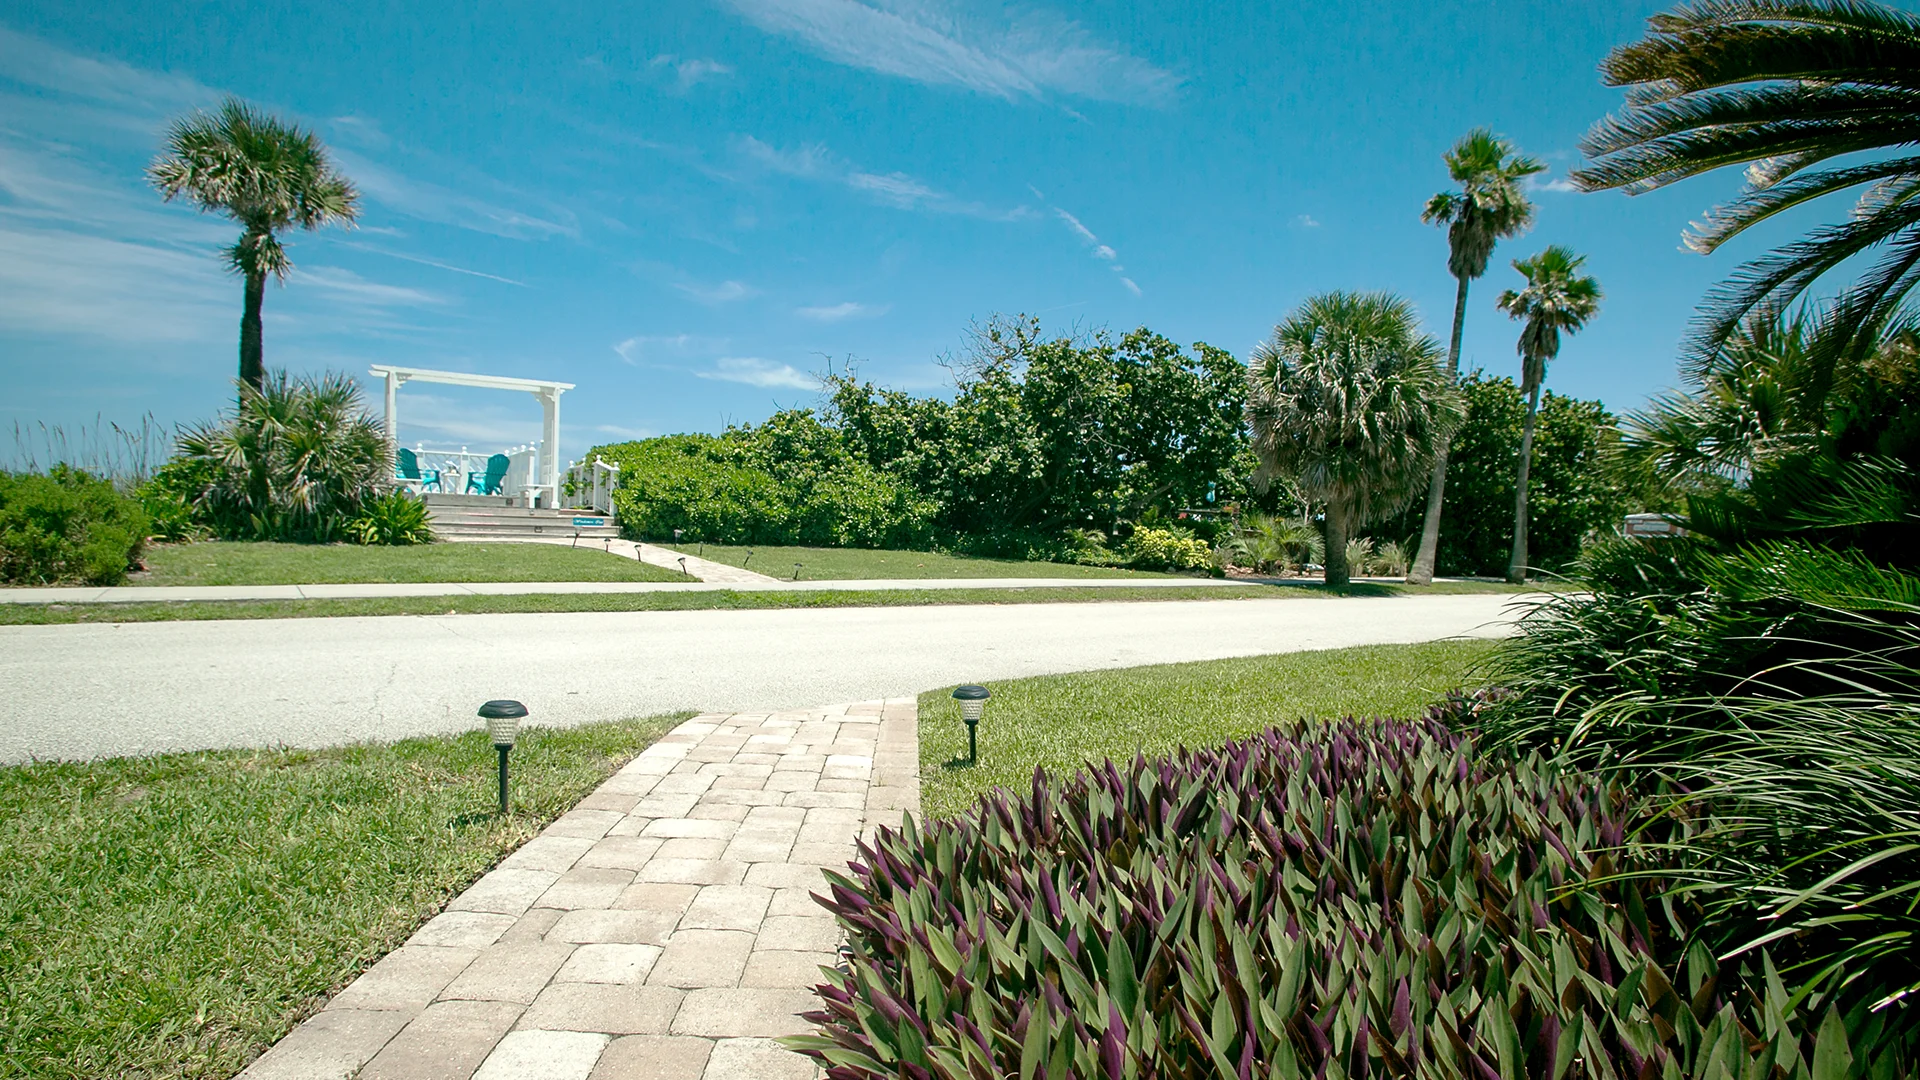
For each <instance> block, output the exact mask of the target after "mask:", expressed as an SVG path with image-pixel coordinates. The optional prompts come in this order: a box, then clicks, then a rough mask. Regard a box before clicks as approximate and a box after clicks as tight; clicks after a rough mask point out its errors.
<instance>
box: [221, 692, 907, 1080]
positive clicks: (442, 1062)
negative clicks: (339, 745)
mask: <svg viewBox="0 0 1920 1080" xmlns="http://www.w3.org/2000/svg"><path fill="white" fill-rule="evenodd" d="M918 767H919V743H918V733H917V724H916V721H915V711H914V699H913V698H899V699H893V700H886V701H871V702H865V703H862V704H858V705H851V706H847V705H842V706H837V707H832V708H825V709H809V710H805V711H803V712H795V713H776V714H772V715H766V714H751V715H745V714H740V715H718V714H709V715H705V716H699V717H695V718H694V719H693V720H690V721H688V722H686V723H684V724H682V725H680V726H679V727H678V728H675V729H674V731H673V733H672V734H670V735H668V736H666V737H665V738H663V739H661V740H660V741H659V742H658V743H656V744H654V745H653V746H651V747H649V748H648V749H647V750H646V751H645V752H644V753H642V754H641V755H640V756H639V757H637V758H635V759H634V760H633V761H632V762H631V763H630V764H628V765H627V766H626V767H625V768H623V769H621V770H620V772H619V773H617V774H616V775H615V776H614V777H613V779H611V780H609V781H607V782H606V783H605V784H603V785H601V787H600V789H599V790H598V791H595V792H594V793H593V794H592V795H590V796H588V797H587V798H586V799H585V800H583V801H582V802H581V803H580V804H579V806H578V807H576V808H575V809H574V810H572V811H571V812H569V813H568V814H567V815H566V816H564V817H562V818H560V819H559V820H558V821H556V822H554V823H553V824H552V825H551V826H549V827H548V828H547V829H546V831H545V832H543V833H542V834H541V835H540V836H538V837H536V838H535V839H533V840H530V841H528V842H527V844H526V845H525V846H523V847H522V848H520V850H518V851H516V852H514V853H513V854H512V855H510V856H508V857H507V859H506V860H505V861H503V862H502V863H501V864H500V866H499V868H498V869H496V870H494V871H493V872H492V873H489V874H487V875H486V876H485V877H483V878H481V879H480V880H479V881H478V882H475V883H474V885H473V887H472V888H469V889H468V890H467V891H466V892H464V893H462V894H461V895H460V896H459V897H458V898H457V899H455V900H454V901H453V902H452V903H451V904H449V905H448V907H447V910H446V911H445V912H444V913H442V914H441V915H439V916H437V917H435V918H434V919H433V920H432V921H430V922H428V923H427V924H426V925H425V926H423V927H421V928H420V930H419V931H418V932H417V933H415V934H414V936H413V937H412V938H411V939H409V940H408V941H407V943H406V944H405V945H403V946H401V947H400V948H399V949H397V950H395V951H394V952H393V953H391V954H389V955H388V956H387V957H385V958H384V959H382V960H381V961H380V962H379V963H377V964H375V965H374V966H373V967H372V968H371V969H369V970H368V971H367V972H366V973H365V974H364V975H362V976H360V978H358V979H357V980H355V981H354V982H353V983H352V984H351V985H349V986H348V987H347V988H346V989H344V990H342V991H341V992H340V993H339V994H336V995H335V996H334V998H333V1000H331V1001H330V1002H328V1003H327V1006H326V1007H325V1008H324V1009H322V1010H321V1011H320V1012H319V1013H317V1014H316V1015H314V1016H313V1017H312V1018H311V1019H309V1020H308V1021H307V1022H306V1023H304V1024H302V1025H301V1026H300V1027H298V1028H296V1029H295V1030H294V1031H293V1032H292V1033H291V1034H289V1035H288V1036H287V1037H286V1038H284V1039H282V1040H281V1041H280V1042H279V1043H278V1044H277V1045H275V1046H274V1047H273V1048H272V1049H271V1050H269V1051H267V1053H266V1054H264V1055H262V1056H261V1057H260V1058H259V1059H258V1060H257V1061H255V1062H254V1063H253V1064H252V1065H251V1066H249V1067H248V1068H247V1069H246V1071H244V1072H242V1073H241V1074H240V1077H241V1080H346V1078H348V1077H357V1078H359V1080H641V1078H645V1080H787V1078H792V1080H805V1078H811V1077H815V1076H818V1075H819V1070H818V1069H816V1068H815V1067H814V1065H813V1063H812V1062H810V1061H808V1060H807V1059H806V1058H803V1057H800V1056H799V1055H797V1054H793V1053H791V1052H789V1051H787V1050H785V1049H783V1048H782V1047H781V1046H780V1045H779V1044H777V1043H775V1042H774V1041H773V1038H774V1037H776V1036H780V1035H788V1034H797V1033H801V1032H804V1031H806V1030H808V1029H809V1025H808V1024H807V1023H806V1022H805V1021H803V1020H801V1019H800V1018H799V1014H800V1013H803V1012H807V1011H810V1010H812V1009H813V1008H815V1007H816V999H815V998H814V996H813V994H812V992H811V988H812V987H813V986H814V984H816V983H818V982H820V981H821V974H820V970H819V969H820V967H821V966H822V965H828V966H831V965H833V964H834V963H836V962H837V958H836V956H835V949H836V948H837V947H838V943H839V941H840V930H839V927H838V924H836V923H835V922H834V921H833V919H832V918H831V917H830V916H829V915H828V914H827V912H826V911H825V910H824V909H822V908H821V907H820V906H819V905H818V904H816V903H815V902H814V901H813V899H812V896H811V895H810V894H811V893H813V892H815V891H819V892H824V891H825V887H824V879H823V878H822V877H821V874H820V871H821V869H822V868H823V867H830V868H835V869H842V870H843V869H844V868H845V866H846V864H847V862H848V861H849V860H850V859H851V858H852V857H853V855H854V846H853V845H854V839H855V837H856V836H857V835H860V834H862V833H863V832H866V831H869V830H871V829H872V828H873V827H874V826H876V825H880V824H887V825H897V824H899V821H900V814H901V812H902V811H903V810H912V811H915V812H917V811H918V809H919V803H920V788H919V776H918Z"/></svg>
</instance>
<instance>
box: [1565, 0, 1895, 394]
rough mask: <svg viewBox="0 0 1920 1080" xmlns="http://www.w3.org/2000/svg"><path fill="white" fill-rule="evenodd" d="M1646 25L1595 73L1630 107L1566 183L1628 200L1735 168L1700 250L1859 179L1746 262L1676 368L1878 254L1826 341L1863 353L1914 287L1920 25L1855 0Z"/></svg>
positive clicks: (1599, 133)
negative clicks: (1800, 227) (1728, 194)
mask: <svg viewBox="0 0 1920 1080" xmlns="http://www.w3.org/2000/svg"><path fill="white" fill-rule="evenodd" d="M1649 24H1650V27H1651V33H1650V34H1649V35H1648V36H1647V38H1646V39H1645V40H1643V41H1639V42H1636V43H1634V44H1632V45H1626V46H1623V47H1621V48H1618V49H1615V50H1614V51H1613V53H1612V54H1611V55H1609V56H1608V57H1607V59H1606V61H1605V62H1604V63H1603V64H1602V65H1601V67H1600V71H1601V74H1602V76H1603V77H1604V78H1605V80H1606V81H1607V82H1608V83H1609V84H1610V85H1613V86H1624V87H1627V88H1628V94H1627V108H1626V110H1625V111H1624V112H1623V113H1621V114H1620V115H1618V116H1614V117H1609V118H1607V119H1605V120H1603V121H1601V122H1600V123H1599V124H1597V125H1595V127H1594V128H1593V130H1592V131H1591V132H1589V133H1588V134H1587V136H1586V138H1585V139H1584V140H1582V142H1581V149H1582V150H1583V151H1584V152H1585V153H1586V154H1587V156H1588V157H1589V158H1591V159H1592V161H1591V163H1590V164H1589V165H1587V166H1586V167H1585V168H1582V169H1579V170H1576V171H1575V172H1574V173H1573V175H1572V179H1573V181H1574V182H1575V183H1576V184H1578V185H1580V186H1581V187H1583V188H1585V189H1587V190H1589V191H1596V190H1601V189H1606V188H1620V189H1623V190H1625V191H1626V192H1627V193H1628V194H1630V195H1637V194H1641V193H1643V192H1647V191H1652V190H1654V189H1655V188H1661V187H1665V186H1666V185H1668V184H1671V183H1674V182H1676V181H1679V180H1684V179H1686V178H1687V177H1690V176H1698V175H1701V174H1703V173H1709V172H1712V171H1714V170H1716V169H1719V168H1722V167H1724V166H1728V165H1746V166H1748V168H1747V173H1746V189H1745V191H1744V192H1742V193H1741V195H1740V196H1739V197H1738V198H1736V199H1734V200H1733V201H1732V202H1731V203H1729V204H1727V205H1725V206H1721V207H1719V208H1717V209H1716V210H1715V211H1713V213H1711V214H1710V215H1709V216H1708V218H1707V219H1706V220H1705V221H1704V222H1701V223H1698V224H1697V225H1695V227H1694V230H1693V231H1691V232H1690V233H1689V234H1688V235H1687V236H1686V241H1687V244H1688V246H1689V247H1691V248H1693V249H1694V250H1695V251H1698V252H1701V253H1703V254H1705V253H1708V252H1712V251H1713V250H1715V249H1716V248H1718V247H1719V246H1720V245H1721V244H1723V243H1725V242H1726V241H1728V240H1730V239H1732V238H1733V237H1735V236H1737V235H1739V234H1740V233H1742V232H1744V231H1745V230H1746V229H1748V228H1750V227H1751V226H1753V225H1756V224H1758V223H1760V222H1762V221H1765V220H1767V219H1769V218H1771V217H1773V216H1774V215H1776V214H1779V213H1781V212H1783V211H1786V210H1789V209H1792V208H1794V207H1797V206H1799V205H1801V204H1803V203H1807V202H1810V201H1812V200H1815V199H1818V198H1820V197H1821V196H1824V195H1830V194H1834V193H1837V192H1843V191H1850V190H1851V189H1854V188H1858V187H1860V186H1861V185H1869V186H1867V187H1866V188H1865V190H1863V191H1860V192H1859V194H1858V198H1857V200H1856V201H1855V202H1854V204H1853V206H1852V207H1851V208H1850V213H1848V214H1847V215H1846V216H1845V217H1844V218H1843V219H1842V220H1841V221H1839V222H1838V223H1836V224H1831V225H1826V226H1823V227H1821V228H1818V229H1815V230H1814V231H1813V232H1812V233H1811V234H1809V235H1808V236H1807V237H1806V238H1805V239H1803V240H1800V241H1798V242H1796V243H1792V244H1788V245H1786V246H1784V247H1781V248H1778V249H1776V250H1775V251H1773V252H1771V253H1770V254H1768V255H1766V256H1764V257H1762V258H1759V259H1757V260H1754V261H1752V262H1749V263H1747V264H1745V265H1744V266H1742V267H1741V268H1740V270H1739V271H1738V272H1737V273H1736V274H1735V276H1734V277H1733V278H1732V279H1731V280H1729V281H1728V282H1726V283H1725V284H1723V285H1722V286H1721V287H1720V288H1718V289H1716V290H1715V292H1714V293H1713V294H1712V295H1710V297H1709V301H1708V304H1707V305H1706V307H1705V309H1704V310H1703V312H1702V316H1701V319H1700V321H1699V323H1698V324H1697V326H1696V332H1695V334H1694V340H1693V343H1692V349H1691V355H1690V357H1689V358H1688V366H1689V368H1690V369H1691V370H1690V371H1689V374H1690V375H1691V376H1692V377H1695V378H1699V377H1700V376H1701V375H1702V374H1704V373H1705V371H1706V370H1707V368H1708V366H1710V365H1711V364H1712V362H1713V360H1714V358H1715V356H1716V355H1717V354H1718V352H1719V349H1720V347H1721V346H1722V345H1724V344H1725V343H1726V342H1727V341H1728V340H1729V339H1730V338H1731V337H1733V336H1734V334H1735V333H1736V332H1737V331H1738V330H1739V328H1740V326H1741V325H1742V323H1743V321H1744V320H1745V319H1746V317H1747V315H1748V314H1749V313H1757V314H1759V315H1760V316H1761V317H1763V318H1765V317H1770V316H1772V315H1775V314H1778V313H1779V312H1781V311H1784V310H1785V309H1786V308H1787V307H1788V306H1790V305H1791V304H1792V302H1793V301H1794V300H1795V299H1796V298H1797V297H1800V296H1802V295H1803V294H1804V293H1805V292H1806V291H1807V290H1808V289H1809V288H1810V287H1811V286H1812V285H1813V284H1814V282H1815V281H1816V280H1817V279H1819V278H1820V277H1821V276H1823V275H1825V274H1826V273H1827V272H1828V271H1830V270H1833V269H1834V268H1836V267H1838V266H1840V265H1841V264H1842V263H1844V262H1846V261H1847V260H1849V259H1851V258H1852V257H1853V256H1855V255H1859V254H1862V253H1865V252H1867V251H1869V250H1872V249H1875V248H1881V247H1883V246H1884V247H1885V249H1886V255H1885V256H1884V257H1883V258H1882V259H1881V260H1880V261H1879V262H1878V263H1877V264H1875V265H1874V266H1872V267H1871V268H1869V269H1867V270H1866V271H1865V273H1864V274H1863V275H1862V276H1861V277H1860V279H1859V280H1858V281H1857V282H1856V283H1855V284H1854V286H1853V287H1852V288H1851V289H1849V290H1848V291H1847V292H1846V293H1845V294H1844V296H1843V298H1842V302H1841V303H1840V305H1839V307H1838V310H1837V311H1836V325H1837V326H1838V327H1839V328H1841V329H1843V330H1844V331H1845V333H1843V334H1840V335H1838V337H1837V341H1838V347H1840V348H1843V349H1845V350H1847V351H1849V352H1851V353H1853V354H1855V355H1860V354H1862V353H1863V352H1864V351H1865V350H1868V349H1870V348H1871V347H1872V344H1873V342H1874V341H1875V339H1876V331H1877V328H1878V327H1879V326H1880V325H1881V324H1882V323H1884V322H1885V321H1886V320H1887V319H1888V318H1889V317H1891V316H1892V314H1893V312H1894V311H1895V310H1896V309H1897V308H1898V307H1899V305H1900V302H1901V300H1902V298H1904V297H1905V296H1906V295H1907V293H1908V292H1909V291H1910V290H1912V289H1913V287H1914V285H1915V284H1920V197H1917V196H1920V156H1916V155H1914V154H1913V153H1912V151H1911V147H1912V144H1913V143H1914V141H1915V136H1916V133H1917V132H1920V17H1916V16H1915V15H1913V14H1911V13H1909V12H1905V11H1897V10H1895V9H1893V8H1889V7H1884V6H1882V5H1880V4H1876V3H1872V2H1868V0H1715V2H1703V3H1696V4H1693V5H1689V6H1686V7H1682V8H1680V9H1678V10H1676V11H1674V12H1671V13H1669V14H1665V15H1656V16H1654V17H1653V18H1652V19H1651V20H1650V21H1649ZM1843 158H1851V160H1850V161H1847V162H1844V163H1843V162H1841V161H1839V160H1838V159H1843ZM1825 163H1832V164H1828V165H1826V167H1821V168H1816V167H1815V166H1821V165H1823V164H1825Z"/></svg>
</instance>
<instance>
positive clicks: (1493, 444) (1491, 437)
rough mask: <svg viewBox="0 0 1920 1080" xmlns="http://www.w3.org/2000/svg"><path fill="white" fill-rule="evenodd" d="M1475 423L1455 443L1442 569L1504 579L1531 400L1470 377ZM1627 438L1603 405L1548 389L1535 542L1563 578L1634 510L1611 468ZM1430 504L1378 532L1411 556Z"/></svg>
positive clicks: (1534, 481) (1531, 497)
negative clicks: (1592, 543) (1587, 548)
mask: <svg viewBox="0 0 1920 1080" xmlns="http://www.w3.org/2000/svg"><path fill="white" fill-rule="evenodd" d="M1460 390H1461V392H1462V394H1464V395H1465V397H1466V399H1467V419H1466V423H1465V424H1464V425H1462V427H1461V429H1460V432H1459V433H1458V434H1456V435H1455V436H1454V437H1453V444H1452V449H1451V451H1450V454H1449V464H1448V466H1447V498H1446V506H1445V507H1444V508H1443V509H1442V511H1441V522H1440V547H1439V550H1438V562H1437V570H1438V572H1439V573H1441V574H1448V575H1453V574H1481V575H1490V576H1503V575H1504V574H1505V573H1506V569H1507V559H1508V557H1509V556H1510V555H1511V554H1512V552H1513V500H1514V488H1515V486H1516V485H1517V484H1518V483H1519V473H1520V426H1521V422H1522V420H1523V419H1524V418H1525V416H1526V411H1527V405H1526V399H1525V398H1524V397H1523V396H1522V395H1521V393H1520V388H1519V387H1517V386H1515V385H1514V383H1513V380H1512V379H1508V378H1489V377H1488V376H1487V375H1486V374H1485V373H1483V372H1478V371H1476V372H1472V373H1470V374H1468V375H1466V376H1465V377H1463V378H1462V379H1461V380H1460ZM1619 442H1620V430H1619V427H1618V425H1617V424H1616V422H1615V420H1614V417H1613V415H1612V414H1611V413H1609V412H1607V410H1606V409H1605V407H1603V406H1602V405H1601V404H1600V403H1599V402H1597V401H1583V400H1580V399H1578V398H1570V397H1565V396H1562V395H1560V394H1556V393H1554V392H1553V391H1551V390H1549V391H1547V392H1546V394H1545V395H1544V396H1543V397H1542V398H1541V401H1540V415H1539V418H1538V421H1537V423H1536V427H1535V431H1534V442H1533V465H1532V469H1531V479H1530V480H1529V483H1528V495H1527V519H1528V524H1527V543H1528V547H1529V549H1530V550H1531V551H1532V553H1533V554H1532V559H1531V561H1532V562H1533V564H1534V565H1536V566H1540V567H1545V568H1549V569H1553V570H1559V569H1561V568H1562V567H1564V566H1566V565H1567V564H1568V563H1570V562H1571V561H1572V560H1573V559H1574V558H1575V557H1577V556H1578V555H1579V553H1580V548H1581V545H1582V543H1583V542H1584V540H1585V538H1586V537H1587V535H1588V534H1590V533H1592V532H1593V531H1594V530H1596V529H1601V530H1611V529H1613V528H1614V527H1616V526H1617V525H1618V524H1619V522H1620V519H1621V517H1622V516H1623V515H1625V514H1626V513H1628V512H1629V510H1633V509H1639V507H1638V506H1637V505H1634V504H1633V503H1631V502H1629V496H1628V493H1627V492H1626V491H1625V490H1623V488H1622V486H1621V482H1620V479H1619V476H1618V473H1617V470H1616V469H1615V468H1614V467H1613V460H1614V458H1615V457H1616V456H1617V454H1616V449H1617V447H1618V445H1619ZM1426 512H1427V504H1426V500H1424V499H1416V500H1415V505H1413V506H1411V507H1409V508H1408V509H1407V510H1406V511H1404V512H1403V513H1401V514H1399V515H1397V516H1395V517H1393V518H1389V519H1388V520H1387V521H1385V522H1383V523H1381V524H1380V525H1377V526H1375V527H1374V529H1373V532H1374V535H1375V536H1376V537H1387V538H1389V539H1392V540H1397V541H1400V542H1401V543H1403V544H1406V545H1407V546H1408V547H1412V546H1413V545H1414V544H1415V542H1417V540H1418V539H1419V536H1420V528H1421V525H1422V523H1423V521H1424V519H1425V516H1426Z"/></svg>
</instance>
